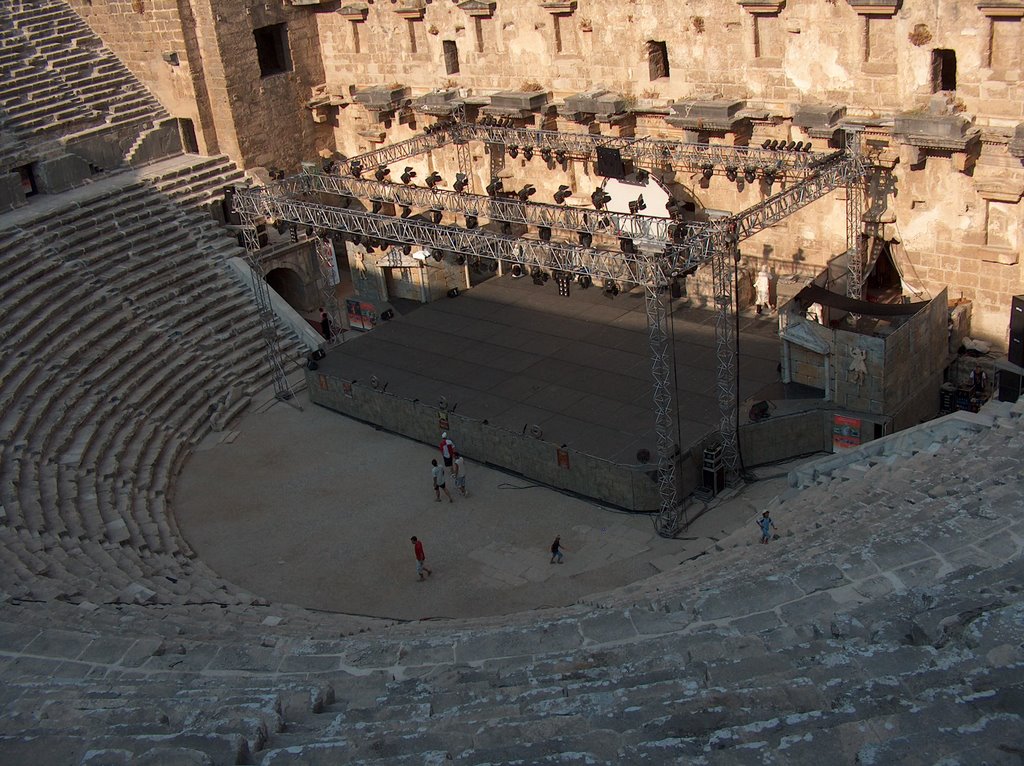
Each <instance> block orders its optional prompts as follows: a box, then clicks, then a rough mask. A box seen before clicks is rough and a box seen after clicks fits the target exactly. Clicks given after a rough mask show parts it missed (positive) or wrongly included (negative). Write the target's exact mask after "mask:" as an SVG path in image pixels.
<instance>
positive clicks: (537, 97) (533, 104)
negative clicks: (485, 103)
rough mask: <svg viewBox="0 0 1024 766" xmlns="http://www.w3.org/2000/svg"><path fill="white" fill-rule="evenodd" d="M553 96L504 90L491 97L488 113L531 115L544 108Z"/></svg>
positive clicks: (543, 92)
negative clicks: (516, 112)
mask: <svg viewBox="0 0 1024 766" xmlns="http://www.w3.org/2000/svg"><path fill="white" fill-rule="evenodd" d="M550 98H551V94H550V93H548V92H547V91H536V92H533V91H519V90H503V91H500V92H498V93H494V94H493V95H492V96H491V103H490V106H489V107H488V111H496V112H505V113H509V112H515V111H518V112H520V113H524V116H525V113H529V112H536V111H538V110H539V109H541V108H542V107H544V106H545V105H546V104H547V103H548V101H549V99H550Z"/></svg>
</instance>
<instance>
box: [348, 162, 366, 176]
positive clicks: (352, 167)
mask: <svg viewBox="0 0 1024 766" xmlns="http://www.w3.org/2000/svg"><path fill="white" fill-rule="evenodd" d="M348 172H349V173H351V174H352V175H353V176H355V177H356V178H359V176H361V175H362V174H363V163H361V162H360V161H359V160H353V161H352V162H350V163H349V166H348Z"/></svg>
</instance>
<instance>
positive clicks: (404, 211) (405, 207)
mask: <svg viewBox="0 0 1024 766" xmlns="http://www.w3.org/2000/svg"><path fill="white" fill-rule="evenodd" d="M411 215H412V208H411V207H409V206H408V205H402V216H401V217H402V218H408V217H409V216H411Z"/></svg>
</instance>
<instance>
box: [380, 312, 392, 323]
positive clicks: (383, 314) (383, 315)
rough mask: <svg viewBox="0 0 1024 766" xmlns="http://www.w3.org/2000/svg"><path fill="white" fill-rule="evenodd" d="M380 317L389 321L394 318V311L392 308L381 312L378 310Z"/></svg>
mask: <svg viewBox="0 0 1024 766" xmlns="http://www.w3.org/2000/svg"><path fill="white" fill-rule="evenodd" d="M380 318H381V319H383V320H384V321H385V322H390V321H391V320H392V319H394V318H395V312H394V311H393V310H392V309H384V310H383V311H382V312H380Z"/></svg>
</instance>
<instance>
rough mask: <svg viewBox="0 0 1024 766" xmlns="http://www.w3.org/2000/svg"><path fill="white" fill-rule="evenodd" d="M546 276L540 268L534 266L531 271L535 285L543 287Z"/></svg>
mask: <svg viewBox="0 0 1024 766" xmlns="http://www.w3.org/2000/svg"><path fill="white" fill-rule="evenodd" d="M544 276H545V275H544V272H543V271H541V270H540V266H534V267H533V268H532V269H530V278H531V279H532V280H533V283H534V284H535V285H543V284H544Z"/></svg>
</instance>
